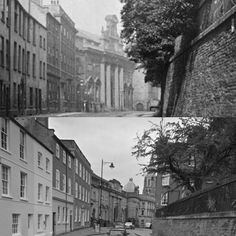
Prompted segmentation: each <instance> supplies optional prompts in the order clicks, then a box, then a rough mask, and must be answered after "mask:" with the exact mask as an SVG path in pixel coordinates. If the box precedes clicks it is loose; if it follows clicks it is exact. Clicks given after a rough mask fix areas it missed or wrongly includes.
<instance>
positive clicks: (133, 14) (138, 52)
mask: <svg viewBox="0 0 236 236" xmlns="http://www.w3.org/2000/svg"><path fill="white" fill-rule="evenodd" d="M120 1H121V2H122V3H124V5H123V9H122V11H121V19H122V22H123V30H122V32H121V37H122V38H123V40H124V42H125V43H126V45H127V46H126V52H127V54H128V56H129V58H130V59H131V60H132V61H134V62H136V63H141V65H142V66H143V67H144V68H145V69H146V77H145V82H151V83H152V84H153V85H154V86H157V85H159V84H160V85H161V89H162V98H161V102H162V101H163V95H164V89H165V79H166V73H167V69H168V65H169V59H170V57H171V56H172V55H173V53H174V40H175V38H176V37H177V36H179V35H181V34H192V33H193V32H194V30H195V29H196V23H195V19H196V8H197V6H198V1H196V0H168V1H166V0H120Z"/></svg>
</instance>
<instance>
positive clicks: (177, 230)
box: [152, 211, 236, 236]
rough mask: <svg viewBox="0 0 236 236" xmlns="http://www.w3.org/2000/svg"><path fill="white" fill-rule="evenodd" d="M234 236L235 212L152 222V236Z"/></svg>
mask: <svg viewBox="0 0 236 236" xmlns="http://www.w3.org/2000/svg"><path fill="white" fill-rule="evenodd" d="M192 235H193V236H231V235H236V212H235V211H232V212H224V213H220V212H219V213H204V214H195V215H189V216H178V217H163V218H155V219H154V220H153V232H152V236H192Z"/></svg>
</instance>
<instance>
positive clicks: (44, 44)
mask: <svg viewBox="0 0 236 236" xmlns="http://www.w3.org/2000/svg"><path fill="white" fill-rule="evenodd" d="M43 49H44V50H46V41H45V38H43Z"/></svg>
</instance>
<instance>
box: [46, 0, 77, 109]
mask: <svg viewBox="0 0 236 236" xmlns="http://www.w3.org/2000/svg"><path fill="white" fill-rule="evenodd" d="M43 6H44V7H45V8H47V11H48V13H50V14H51V16H49V14H48V15H47V25H49V24H50V32H48V38H50V40H51V41H50V46H49V47H48V64H50V67H49V70H48V74H50V81H49V84H48V88H49V94H48V96H49V97H48V99H49V104H48V105H49V107H50V109H51V110H52V111H57V109H58V107H59V110H60V111H61V112H69V111H76V110H77V103H76V97H77V90H76V88H77V84H78V79H77V77H76V74H75V71H76V70H75V35H76V33H77V30H76V29H75V23H74V22H73V21H72V20H71V18H70V17H69V16H68V15H67V13H66V12H65V11H64V10H63V9H62V7H61V6H60V4H59V1H54V0H50V1H48V0H45V1H43ZM52 16H53V17H54V19H52ZM56 21H57V22H56ZM53 27H54V29H53ZM58 34H59V37H58ZM57 37H58V38H57ZM53 60H54V61H53ZM58 80H59V81H60V83H59V85H60V91H58ZM52 100H53V102H52ZM58 103H59V104H58Z"/></svg>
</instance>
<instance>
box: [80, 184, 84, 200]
mask: <svg viewBox="0 0 236 236" xmlns="http://www.w3.org/2000/svg"><path fill="white" fill-rule="evenodd" d="M81 189H82V191H81V200H82V201H84V187H82V188H81Z"/></svg>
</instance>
